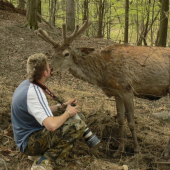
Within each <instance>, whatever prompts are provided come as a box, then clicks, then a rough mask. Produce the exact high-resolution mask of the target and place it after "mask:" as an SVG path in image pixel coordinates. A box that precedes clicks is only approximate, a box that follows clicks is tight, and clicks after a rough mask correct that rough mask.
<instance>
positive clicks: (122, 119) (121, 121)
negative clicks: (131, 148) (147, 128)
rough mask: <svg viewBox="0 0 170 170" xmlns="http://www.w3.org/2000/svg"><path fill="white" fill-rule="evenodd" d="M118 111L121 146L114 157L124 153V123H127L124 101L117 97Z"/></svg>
mask: <svg viewBox="0 0 170 170" xmlns="http://www.w3.org/2000/svg"><path fill="white" fill-rule="evenodd" d="M115 100H116V109H117V120H118V124H119V138H120V139H119V142H120V143H119V146H118V150H117V152H116V153H115V154H114V156H115V157H116V156H118V155H119V154H120V153H122V152H124V148H125V141H124V122H125V108H124V104H123V100H122V99H121V98H120V97H115Z"/></svg>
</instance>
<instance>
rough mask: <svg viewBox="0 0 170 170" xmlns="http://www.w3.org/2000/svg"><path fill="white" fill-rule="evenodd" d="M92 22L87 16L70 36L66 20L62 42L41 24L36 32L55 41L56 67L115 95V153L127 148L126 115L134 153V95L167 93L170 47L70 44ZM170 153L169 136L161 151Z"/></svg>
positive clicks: (136, 149)
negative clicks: (79, 46)
mask: <svg viewBox="0 0 170 170" xmlns="http://www.w3.org/2000/svg"><path fill="white" fill-rule="evenodd" d="M91 23H92V22H91V21H89V20H87V21H85V22H84V24H83V25H82V26H81V27H80V26H79V25H77V26H76V27H75V30H74V32H73V33H72V34H71V35H69V36H68V35H67V26H66V24H63V25H62V38H63V42H60V43H58V42H57V41H55V40H54V39H53V38H51V37H50V36H49V34H48V33H47V32H46V31H45V30H42V29H41V28H39V29H38V30H37V31H36V34H37V35H38V36H39V37H41V38H42V39H43V40H44V41H46V42H47V43H49V44H51V45H52V47H53V49H54V53H53V66H54V68H55V69H56V70H57V71H59V72H67V71H69V72H70V73H71V74H72V75H73V76H74V77H76V78H79V79H82V80H83V81H86V82H88V83H90V84H92V85H97V86H98V87H99V88H101V89H102V91H103V92H104V94H105V95H106V96H107V97H109V98H110V97H114V98H115V103H116V111H117V122H118V125H119V137H120V139H119V145H118V149H117V151H116V153H115V155H117V153H119V154H121V153H123V152H124V151H125V140H124V131H125V119H127V124H128V127H129V129H130V131H131V134H132V138H133V145H134V153H139V152H140V150H139V144H138V140H137V134H136V130H135V121H134V113H135V111H134V97H139V98H144V99H149V100H158V99H160V98H161V97H163V96H166V95H168V93H169V84H170V49H169V48H166V47H149V46H134V45H128V44H116V43H115V44H112V45H108V46H106V47H104V48H102V49H94V48H86V47H83V48H75V47H74V48H73V47H71V43H72V42H73V41H74V40H75V39H76V38H77V37H79V36H80V35H81V34H83V33H84V32H85V30H86V29H87V28H88V27H89V26H90V25H91ZM169 153H170V139H169V141H168V142H167V146H166V147H165V150H164V151H163V153H162V155H163V156H164V157H167V156H168V155H169Z"/></svg>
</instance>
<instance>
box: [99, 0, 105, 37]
mask: <svg viewBox="0 0 170 170" xmlns="http://www.w3.org/2000/svg"><path fill="white" fill-rule="evenodd" d="M104 4H105V0H104V1H103V0H100V3H99V19H98V31H97V37H98V38H102V37H103V34H102V28H103V15H104Z"/></svg>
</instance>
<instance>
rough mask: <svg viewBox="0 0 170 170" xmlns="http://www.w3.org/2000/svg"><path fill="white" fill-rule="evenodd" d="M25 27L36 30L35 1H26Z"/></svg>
mask: <svg viewBox="0 0 170 170" xmlns="http://www.w3.org/2000/svg"><path fill="white" fill-rule="evenodd" d="M25 26H26V27H29V28H30V29H34V30H36V29H38V23H37V0H27V14H26V24H25Z"/></svg>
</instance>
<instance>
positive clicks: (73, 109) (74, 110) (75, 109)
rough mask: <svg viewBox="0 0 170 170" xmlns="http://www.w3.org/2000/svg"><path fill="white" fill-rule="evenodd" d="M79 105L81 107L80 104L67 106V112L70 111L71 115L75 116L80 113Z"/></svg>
mask: <svg viewBox="0 0 170 170" xmlns="http://www.w3.org/2000/svg"><path fill="white" fill-rule="evenodd" d="M78 107H79V106H78V105H76V106H71V105H68V106H67V108H66V112H67V113H68V115H69V117H73V116H75V115H76V114H77V113H78Z"/></svg>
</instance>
